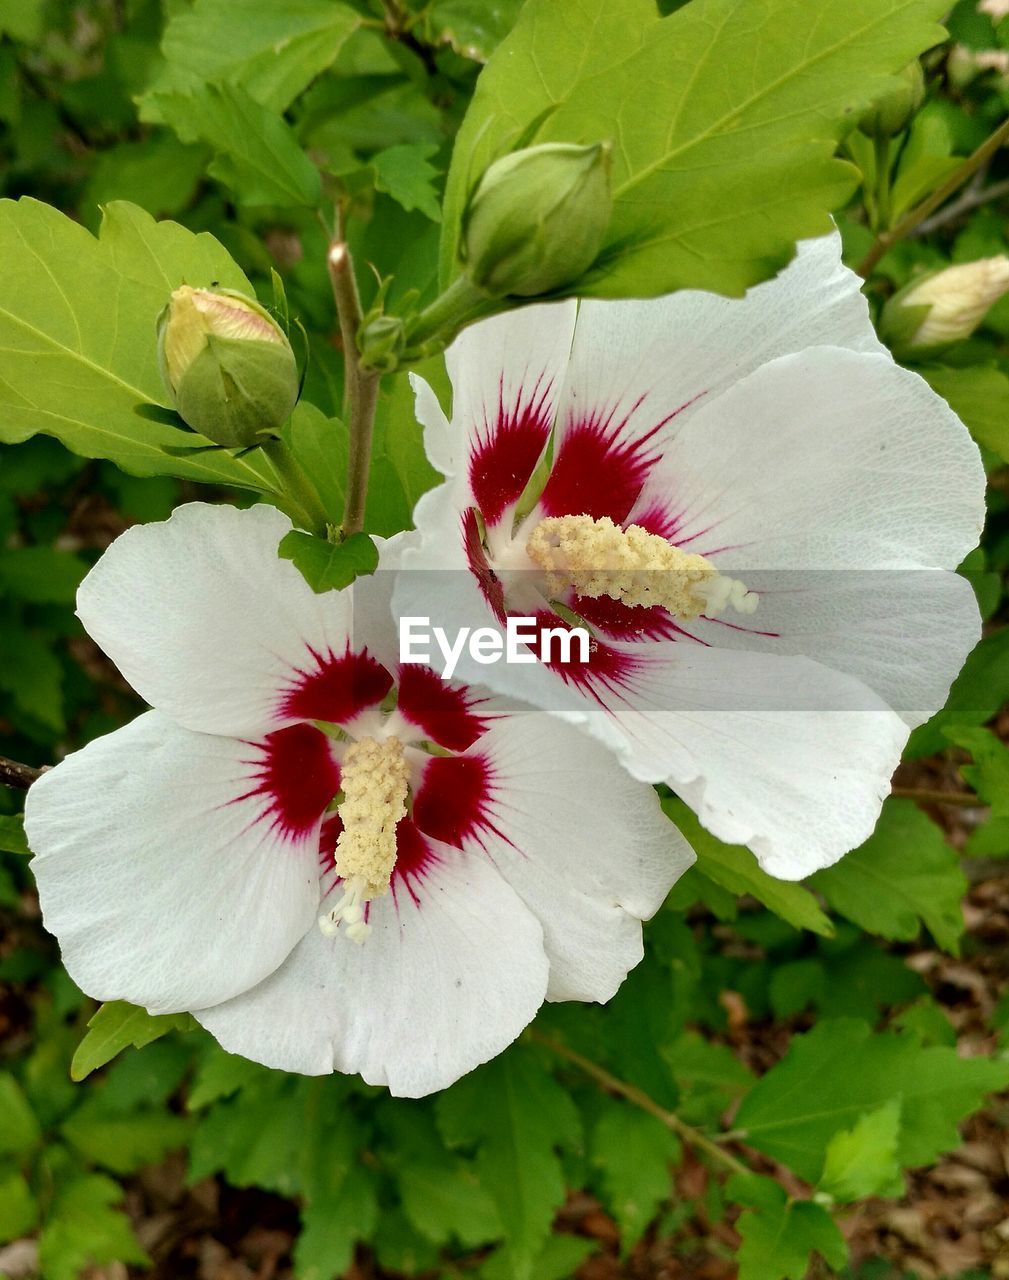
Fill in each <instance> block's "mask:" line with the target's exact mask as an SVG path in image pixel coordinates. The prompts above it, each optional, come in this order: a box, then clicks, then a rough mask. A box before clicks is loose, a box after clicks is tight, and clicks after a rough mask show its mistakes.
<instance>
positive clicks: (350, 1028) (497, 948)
mask: <svg viewBox="0 0 1009 1280" xmlns="http://www.w3.org/2000/svg"><path fill="white" fill-rule="evenodd" d="M433 847H434V848H435V850H436V853H437V858H436V860H434V861H432V862H429V863H428V864H427V865H426V866H425V867H424V875H423V878H422V879H420V880H417V881H411V886H412V888H413V893H410V892H408V891H406V890H405V889H404V888H403V887H400V888H399V890H398V891H397V893H396V895H395V898H394V897H393V895H392V894H388V895H386V896H384V897H382V898H379V899H376V900H375V901H373V902H372V904H371V910H370V914H369V923H370V924H371V932H370V933H369V935H368V937H367V938H366V939H365V940H364V942H363V943H361V944H357V943H354V942H352V941H350V940H349V939H348V938H346V937H345V936H342V934H343V931H342V930H341V931H340V932H338V933H337V935H336V936H335V937H332V938H325V937H323V936H322V934H321V932H320V931H319V930H318V929H315V930H313V931H312V932H311V933H310V934H309V935H308V936H307V937H306V938H305V939H304V941H303V942H302V943H301V944H300V945H299V946H298V947H297V949H296V950H295V951H294V953H293V954H292V956H291V957H290V959H289V960H288V961H287V963H286V964H285V965H284V966H283V967H282V968H281V969H280V970H279V971H278V972H277V973H276V974H274V975H273V976H272V977H271V978H269V979H267V981H266V982H264V983H262V984H261V985H260V986H258V987H257V988H255V990H253V991H249V992H247V993H246V994H245V995H243V996H240V997H239V998H238V999H236V1000H232V1001H229V1002H228V1003H227V1004H224V1005H218V1006H217V1007H216V1008H214V1009H205V1010H201V1011H198V1012H197V1014H196V1017H197V1018H198V1020H199V1021H200V1022H201V1023H202V1024H203V1025H204V1026H205V1027H206V1028H207V1030H208V1031H210V1032H211V1034H212V1035H214V1036H216V1038H217V1039H218V1040H219V1041H220V1043H221V1044H222V1045H223V1046H224V1048H225V1049H227V1050H228V1051H229V1052H231V1053H240V1054H243V1055H244V1056H245V1057H247V1058H252V1059H254V1060H255V1061H256V1062H263V1063H265V1064H266V1065H267V1066H270V1067H278V1068H281V1069H282V1070H285V1071H298V1072H301V1073H303V1074H305V1075H323V1074H326V1073H327V1072H330V1071H344V1072H357V1073H359V1074H360V1075H361V1076H363V1077H364V1079H365V1080H366V1081H367V1082H368V1083H369V1084H384V1085H388V1087H389V1089H390V1091H391V1092H392V1093H393V1094H396V1095H397V1096H400V1097H422V1096H423V1095H425V1094H428V1093H432V1092H434V1091H435V1090H436V1089H444V1088H445V1087H446V1086H448V1085H450V1084H451V1083H452V1082H453V1081H454V1080H457V1079H458V1078H459V1077H460V1076H462V1075H465V1074H466V1072H468V1071H472V1070H473V1068H474V1067H476V1066H478V1065H479V1064H480V1063H481V1062H486V1061H487V1060H488V1059H489V1058H492V1057H494V1056H495V1055H496V1054H498V1053H500V1052H501V1051H502V1050H503V1049H505V1048H507V1046H508V1045H509V1044H511V1042H512V1041H513V1040H514V1039H515V1038H516V1037H517V1036H518V1035H519V1033H520V1032H521V1031H522V1029H523V1028H524V1027H525V1026H526V1025H527V1024H528V1023H529V1022H530V1021H531V1020H532V1019H533V1018H534V1017H535V1015H536V1011H537V1009H538V1008H539V1006H540V1004H541V1003H542V1001H543V998H544V995H545V993H546V986H547V969H548V965H547V958H546V955H545V954H544V951H543V935H542V931H541V929H540V926H539V924H538V922H537V921H536V918H535V917H534V916H533V915H532V914H531V913H530V912H529V910H528V909H527V908H526V907H525V906H524V905H523V904H522V902H521V900H520V899H519V898H518V896H517V895H516V894H515V892H514V891H513V890H512V889H511V888H510V887H509V886H508V885H507V884H506V882H505V881H504V880H503V879H502V878H501V877H500V875H498V873H497V872H496V871H495V870H494V868H493V867H491V866H490V865H489V864H488V863H487V862H486V861H485V860H483V859H481V858H477V857H472V856H467V855H464V854H461V853H459V852H458V850H452V849H449V848H448V847H447V846H445V845H437V844H436V845H434V846H433ZM337 892H339V890H337Z"/></svg>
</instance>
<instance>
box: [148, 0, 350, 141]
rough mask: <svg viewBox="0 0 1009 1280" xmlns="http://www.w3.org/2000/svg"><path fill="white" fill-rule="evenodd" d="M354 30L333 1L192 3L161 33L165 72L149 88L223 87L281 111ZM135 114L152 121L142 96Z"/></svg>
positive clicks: (223, 0) (205, 0)
mask: <svg viewBox="0 0 1009 1280" xmlns="http://www.w3.org/2000/svg"><path fill="white" fill-rule="evenodd" d="M360 23H361V17H360V15H359V14H357V13H355V12H354V10H353V9H351V8H350V6H349V5H345V4H339V3H337V2H336V0H284V3H283V4H282V5H278V4H277V3H276V0H196V3H195V4H193V5H192V7H191V8H186V9H183V10H181V11H180V12H177V13H175V14H174V16H173V17H172V19H171V21H170V22H169V23H168V26H167V27H166V28H165V34H164V37H163V39H162V42H161V49H162V53H163V54H164V56H165V62H166V66H165V68H164V69H163V71H162V72H161V74H160V75H159V76H158V77H157V78H156V79H155V81H154V84H153V85H152V89H153V91H154V92H158V91H159V90H164V89H169V90H172V89H183V90H185V89H189V88H197V87H199V86H200V85H202V84H205V83H207V82H208V81H227V82H229V83H231V84H237V85H240V86H241V87H242V88H243V89H245V91H246V92H247V93H248V94H249V95H250V97H252V98H254V99H255V100H256V101H257V102H260V103H262V104H263V106H266V107H269V108H270V109H271V110H273V111H275V112H280V111H286V110H287V108H288V107H289V106H290V105H291V103H292V102H293V101H294V99H295V98H296V97H297V96H298V95H299V94H300V93H301V92H302V90H303V89H306V88H307V87H308V85H309V84H311V82H312V81H313V80H314V79H315V77H316V76H317V75H318V74H319V73H320V71H324V70H325V69H326V67H328V66H330V65H331V64H332V62H333V61H334V60H335V58H336V56H337V54H338V53H339V52H340V50H341V49H342V47H343V45H344V44H345V42H346V41H347V39H348V38H349V37H350V36H351V35H352V34H353V32H354V31H356V30H357V28H358V26H359V25H360ZM141 115H142V118H143V119H145V120H150V119H156V118H157V116H156V114H155V113H152V112H151V110H150V97H149V96H148V97H146V98H144V99H143V100H142V112H141Z"/></svg>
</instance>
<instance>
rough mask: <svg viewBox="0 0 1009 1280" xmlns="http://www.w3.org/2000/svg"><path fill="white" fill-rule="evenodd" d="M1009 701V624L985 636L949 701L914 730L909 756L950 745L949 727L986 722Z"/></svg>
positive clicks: (959, 678) (928, 753)
mask: <svg viewBox="0 0 1009 1280" xmlns="http://www.w3.org/2000/svg"><path fill="white" fill-rule="evenodd" d="M1004 702H1009V627H1000V628H999V629H998V630H997V631H993V632H992V634H991V635H989V636H985V638H984V639H983V640H982V641H981V643H980V644H979V645H977V647H976V648H975V649H974V650H973V651H972V652H971V653H970V654H969V655H968V658H967V661H966V662H965V663H964V667H963V670H962V671H961V672H960V674H959V675H958V676H957V678H956V679H955V680H954V681H953V687H952V689H950V691H949V697H948V698H947V699H946V705H945V707H943V709H942V710H941V711H939V712H937V713H936V714H935V715H934V716H933V717H932V719H931V720H929V721H928V722H927V723H926V724H923V725H921V726H920V727H919V728H917V729H915V731H914V732H913V733H912V734H911V739H910V741H909V743H908V745H907V749H906V751H905V756H906V757H908V758H910V759H913V760H917V759H919V758H920V757H921V756H931V755H934V754H935V753H936V752H937V751H942V750H943V748H944V747H945V746H946V742H947V740H946V736H945V731H946V729H948V728H950V727H951V726H953V725H973V724H983V723H984V722H985V721H986V720H990V719H991V718H992V716H993V715H995V713H996V712H997V711H998V710H999V708H1000V707H1001V706H1002V704H1003V703H1004Z"/></svg>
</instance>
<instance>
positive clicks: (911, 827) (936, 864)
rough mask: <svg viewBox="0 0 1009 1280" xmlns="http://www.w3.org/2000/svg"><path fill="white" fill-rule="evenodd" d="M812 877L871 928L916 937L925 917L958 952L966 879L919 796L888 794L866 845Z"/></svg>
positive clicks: (897, 937) (838, 907) (896, 937)
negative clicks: (905, 797) (907, 797)
mask: <svg viewBox="0 0 1009 1280" xmlns="http://www.w3.org/2000/svg"><path fill="white" fill-rule="evenodd" d="M810 883H811V884H812V885H813V887H814V888H816V889H817V890H819V892H820V893H822V894H823V896H824V897H825V898H826V899H827V901H828V902H829V903H830V905H831V907H833V909H834V910H835V911H839V912H840V913H841V915H844V916H847V917H848V919H849V920H852V921H854V923H855V924H857V925H858V926H859V927H860V928H862V929H865V930H867V931H868V932H869V933H875V934H877V935H878V936H879V937H881V938H889V939H891V940H893V941H899V942H910V941H911V940H912V939H913V938H916V937H917V936H918V933H919V931H920V929H921V925H922V924H925V925H926V927H927V928H928V929H929V931H930V932H931V934H932V936H933V937H934V938H935V940H936V942H937V943H938V944H939V945H940V946H941V947H943V948H945V949H946V950H947V951H950V952H952V953H953V954H954V955H956V954H957V953H958V952H959V949H960V938H961V935H962V934H963V929H964V924H963V912H962V910H961V905H960V904H961V901H962V899H963V896H964V894H965V893H966V892H967V881H966V878H965V877H964V874H963V872H962V871H961V870H960V864H959V862H958V860H957V856H956V854H955V853H954V852H953V850H952V849H951V848H950V846H949V845H948V844H947V843H946V841H945V839H944V837H943V834H942V831H941V830H940V828H939V827H937V826H936V824H935V823H934V822H932V821H931V819H929V818H928V817H926V815H925V814H924V813H922V812H921V810H920V809H919V808H918V806H917V805H916V804H915V803H914V801H912V800H895V799H890V800H887V801H886V803H885V804H884V805H883V811H882V813H881V814H880V818H879V822H878V824H877V826H876V830H875V831H874V832H873V834H872V835H871V836H870V837H869V839H868V840H867V841H866V842H865V844H863V845H861V846H860V847H859V848H857V849H854V850H852V852H851V853H849V854H846V855H845V857H844V858H842V859H841V861H840V862H838V863H836V864H835V865H834V866H832V867H827V869H826V870H825V871H818V872H817V873H816V875H814V876H813V877H812V879H811V880H810Z"/></svg>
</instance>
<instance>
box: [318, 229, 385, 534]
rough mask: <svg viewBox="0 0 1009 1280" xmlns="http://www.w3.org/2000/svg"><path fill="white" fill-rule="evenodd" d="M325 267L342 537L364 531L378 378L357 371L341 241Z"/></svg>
mask: <svg viewBox="0 0 1009 1280" xmlns="http://www.w3.org/2000/svg"><path fill="white" fill-rule="evenodd" d="M327 265H328V267H329V279H330V282H331V284H332V286H333V299H334V301H335V302H336V314H337V316H338V317H339V320H340V333H341V336H342V338H343V367H344V375H345V378H346V393H347V406H348V410H349V420H348V423H347V427H348V430H349V433H350V441H349V447H348V452H347V494H346V498H345V499H344V506H343V533H344V536H345V537H349V536H350V534H352V533H360V531H361V530H362V529H363V528H364V508H365V503H366V502H367V499H368V469H369V467H370V466H371V440H372V433H373V431H374V427H375V406H376V404H377V402H378V381H379V375H378V374H377V373H372V372H371V371H369V370H365V369H362V368H361V358H360V355H359V353H358V349H357V334H358V330H359V329H360V327H361V298H360V296H359V294H358V292H357V281H356V280H355V279H354V264H353V263H352V262H351V258H350V250H349V249H348V247H347V245H346V243H345V242H344V240H343V239H341V238H337V239H335V240H334V241H333V243H332V244H331V245H330V246H329V256H328V258H327Z"/></svg>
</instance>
